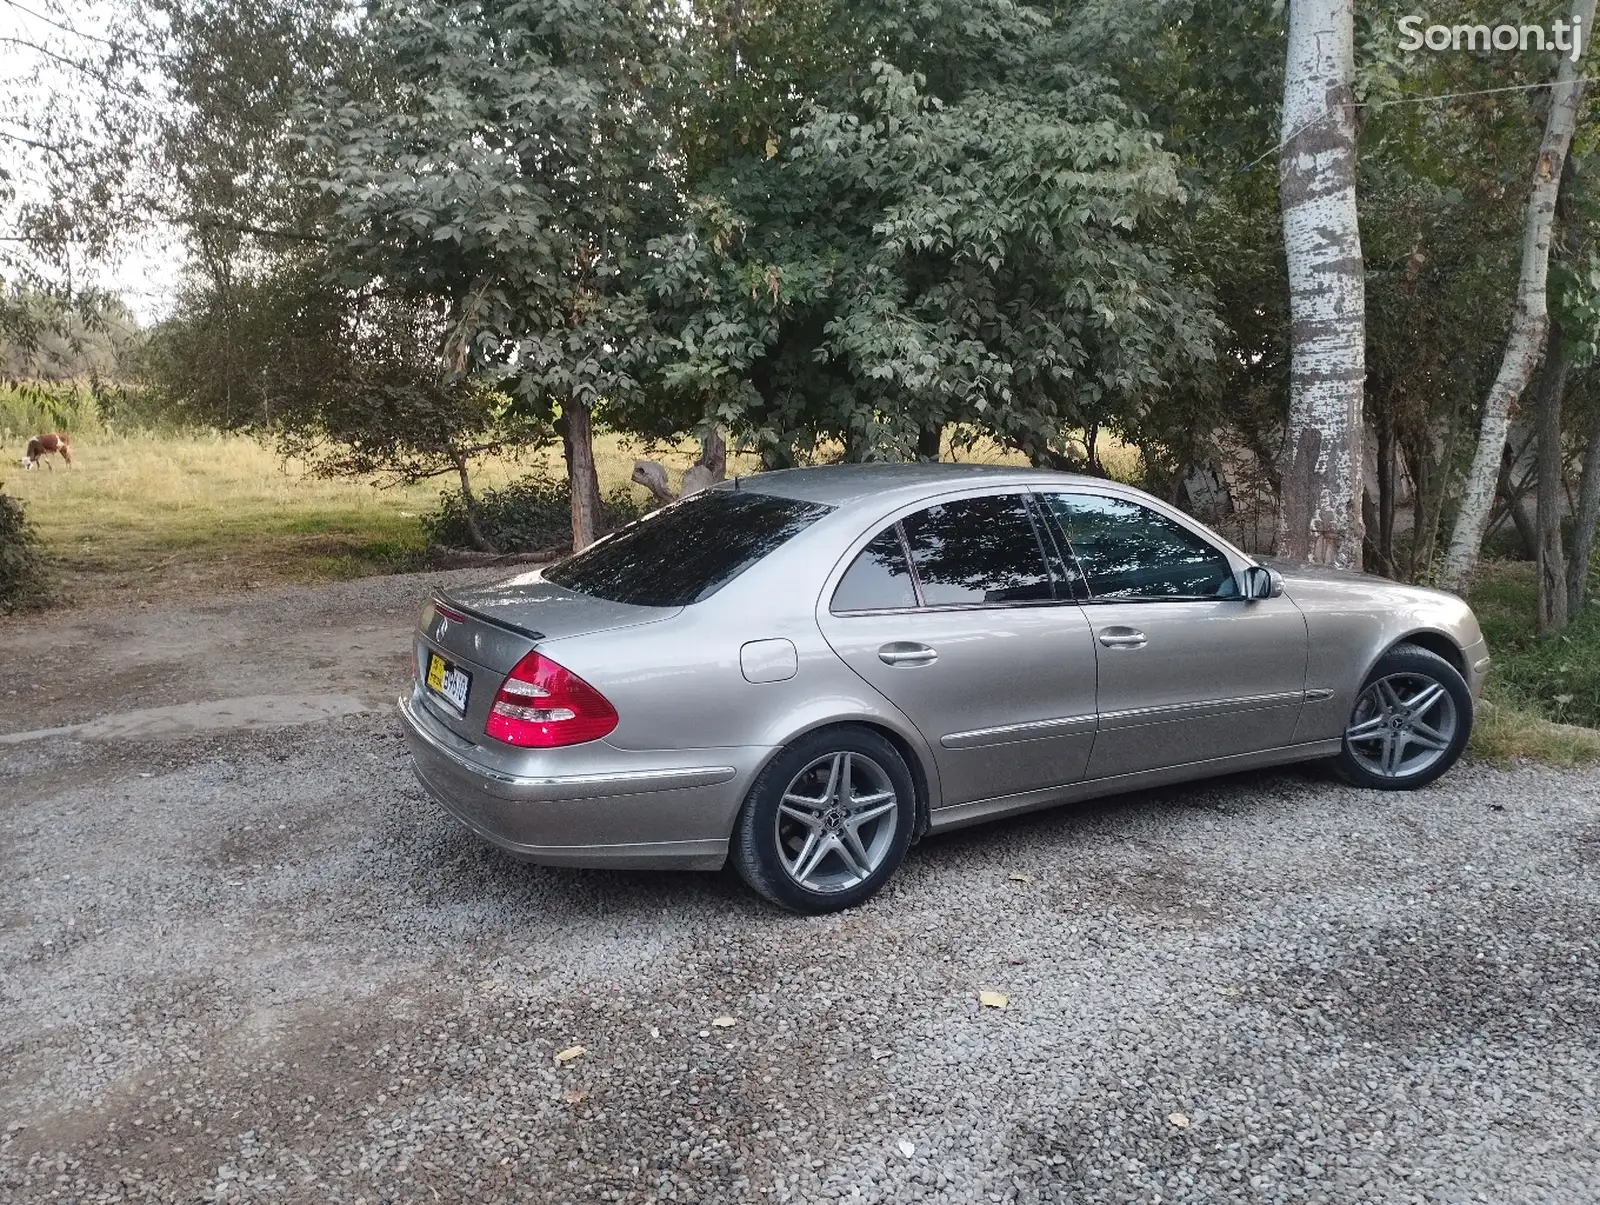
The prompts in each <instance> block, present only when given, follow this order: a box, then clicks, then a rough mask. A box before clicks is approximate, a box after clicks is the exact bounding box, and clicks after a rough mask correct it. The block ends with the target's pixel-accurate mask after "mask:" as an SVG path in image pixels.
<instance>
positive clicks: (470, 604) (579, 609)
mask: <svg viewBox="0 0 1600 1205" xmlns="http://www.w3.org/2000/svg"><path fill="white" fill-rule="evenodd" d="M681 610H682V608H681V607H643V606H635V605H632V604H629V603H618V602H610V601H608V600H606V599H601V598H594V597H591V596H589V595H587V594H579V593H577V592H575V591H572V590H568V589H565V588H563V587H561V586H557V585H554V584H552V583H550V582H546V581H544V579H543V577H542V575H540V574H538V573H526V574H522V575H520V576H518V577H514V578H511V579H509V580H507V581H503V582H497V583H494V584H493V585H489V586H479V587H473V588H470V589H457V590H448V591H447V590H440V591H437V592H436V593H435V595H434V597H433V599H431V600H430V601H429V603H428V606H427V609H426V610H424V612H423V614H422V617H421V620H420V622H419V625H418V632H417V645H416V649H415V650H414V651H415V671H416V677H417V680H418V682H419V683H420V684H421V685H422V690H421V694H422V695H423V697H424V699H425V700H426V702H427V705H428V707H429V710H430V711H431V712H432V713H433V715H434V716H435V717H436V718H437V719H438V720H439V721H440V723H442V724H443V725H444V726H445V727H447V728H448V729H450V731H451V732H453V733H455V734H456V735H458V736H460V737H463V738H465V739H466V740H468V741H471V742H472V743H474V744H482V743H483V742H484V741H485V740H486V739H487V738H486V737H485V736H484V728H485V725H486V723H487V720H488V714H489V709H490V707H491V706H492V705H493V703H494V696H495V692H496V691H497V690H498V689H499V687H500V684H501V683H502V682H503V681H504V679H505V676H506V674H507V673H509V672H510V671H511V669H512V668H513V667H514V666H515V665H516V664H517V662H519V661H520V660H521V659H522V658H523V657H524V656H526V655H527V654H528V653H529V652H530V651H532V650H533V649H534V648H535V647H536V646H538V645H539V644H541V643H543V642H545V641H547V640H554V639H556V638H558V637H562V636H575V635H587V634H593V633H597V632H604V631H608V630H611V629H615V628H624V627H633V626H635V625H638V624H642V623H656V622H660V621H661V620H664V619H669V618H671V617H672V616H673V615H676V614H677V613H678V612H679V611H681ZM430 654H437V655H438V656H440V657H442V658H443V659H444V661H445V662H447V663H448V667H449V668H453V669H457V670H460V671H462V672H464V673H465V674H467V675H469V677H470V682H469V683H467V684H466V687H465V688H466V692H467V700H466V707H465V709H464V710H463V709H461V708H459V707H457V706H456V705H454V704H453V703H452V701H451V699H450V698H449V697H448V696H449V695H450V694H451V691H449V690H441V689H440V686H441V683H440V682H433V683H431V684H430V681H429V671H430ZM432 668H434V669H435V676H436V677H437V676H438V672H439V669H438V667H432ZM446 672H448V671H446ZM450 685H452V686H459V685H460V679H458V678H452V679H450Z"/></svg>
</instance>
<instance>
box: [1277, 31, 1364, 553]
mask: <svg viewBox="0 0 1600 1205" xmlns="http://www.w3.org/2000/svg"><path fill="white" fill-rule="evenodd" d="M1353 16H1354V0H1290V3H1289V40H1288V58H1287V62H1286V66H1285V71H1284V81H1283V148H1282V150H1281V152H1280V155H1279V160H1278V181H1279V201H1280V204H1281V206H1282V209H1283V243H1284V252H1285V254H1286V256H1287V258H1288V268H1289V318H1290V350H1291V353H1292V360H1291V365H1290V371H1289V426H1288V431H1287V439H1286V441H1285V445H1284V453H1283V465H1282V496H1281V502H1280V506H1279V510H1278V545H1277V547H1278V554H1279V555H1280V556H1286V557H1293V558H1295V559H1298V560H1309V561H1315V562H1318V563H1320V564H1327V565H1339V566H1343V567H1350V568H1360V565H1361V536H1362V522H1361V476H1362V466H1363V462H1364V459H1365V457H1364V455H1363V452H1364V449H1363V446H1362V439H1363V427H1362V421H1361V408H1362V395H1363V391H1364V387H1365V383H1366V376H1367V368H1366V282H1365V273H1364V269H1363V264H1362V259H1361V232H1360V228H1359V225H1358V223H1357V218H1356V127H1355V107H1354V96H1353V94H1352V92H1351V87H1350V80H1351V75H1352V73H1353V70H1354V48H1353V38H1352V29H1351V26H1352V21H1353Z"/></svg>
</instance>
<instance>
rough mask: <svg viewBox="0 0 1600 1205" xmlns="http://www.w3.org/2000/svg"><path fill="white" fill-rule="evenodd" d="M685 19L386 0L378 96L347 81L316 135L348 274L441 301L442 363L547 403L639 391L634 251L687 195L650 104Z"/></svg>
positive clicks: (637, 7) (637, 10)
mask: <svg viewBox="0 0 1600 1205" xmlns="http://www.w3.org/2000/svg"><path fill="white" fill-rule="evenodd" d="M667 25H668V18H667V15H666V13H665V11H664V10H655V9H652V8H651V7H650V6H648V5H647V4H645V3H640V2H634V0H567V2H564V3H551V2H548V0H543V2H536V0H470V2H458V0H410V2H406V3H396V4H387V5H381V6H377V7H374V8H373V9H371V10H370V11H369V13H368V16H367V19H366V21H365V23H364V25H363V33H364V34H365V35H366V36H367V37H368V38H370V41H371V46H372V48H373V52H374V63H375V68H374V69H375V71H376V72H377V74H378V77H379V80H380V83H379V86H378V88H377V90H376V95H375V97H374V98H373V99H368V100H363V99H357V98H352V97H351V96H349V95H348V94H347V93H346V92H345V91H343V90H334V91H332V92H330V93H329V94H328V96H327V97H326V98H325V105H326V109H325V111H322V112H320V113H318V114H316V115H315V116H314V118H313V120H312V122H311V125H310V128H309V133H308V146H309V147H310V148H311V149H312V150H313V151H314V152H315V153H317V154H318V155H320V156H322V157H323V161H324V166H323V168H322V171H323V179H322V187H323V189H324V190H325V192H326V194H327V195H328V196H329V197H330V198H331V199H332V200H333V201H334V202H335V204H336V211H335V213H334V214H333V216H332V218H331V219H330V222H329V227H328V228H329V233H330V235H331V237H333V238H334V239H335V240H336V244H337V245H336V248H335V252H334V256H333V262H334V265H335V266H336V267H337V269H338V271H339V273H340V276H339V279H340V282H341V283H342V284H343V285H344V286H346V287H351V288H363V287H368V286H370V285H372V284H373V283H374V282H379V281H381V282H383V284H384V287H385V288H386V289H392V290H395V291H396V292H397V293H398V294H400V295H401V296H403V297H405V298H407V299H411V300H413V301H415V302H416V303H417V304H419V305H422V304H426V305H430V306H437V307H438V308H437V316H438V319H439V324H440V332H439V333H440V337H439V338H436V339H435V340H434V341H433V342H432V348H431V349H432V350H434V351H435V352H437V353H438V354H439V356H440V365H439V372H440V374H441V376H442V378H443V379H445V380H449V379H452V378H461V377H464V376H475V377H477V378H478V379H479V380H481V381H484V382H487V383H491V384H494V385H496V386H497V387H499V388H502V389H503V390H504V391H505V392H506V393H508V394H509V395H511V396H512V397H513V398H514V399H515V400H516V402H517V403H518V405H519V406H520V407H522V408H523V410H524V411H525V412H526V413H527V414H528V415H529V416H531V417H533V418H537V419H540V420H550V419H553V418H554V417H556V415H557V414H558V412H559V411H560V409H561V408H562V407H563V406H573V405H581V406H590V407H592V406H594V405H596V404H597V403H599V402H600V401H601V400H602V399H614V398H620V397H624V396H627V395H628V394H630V393H632V392H635V391H636V390H637V388H638V373H639V371H640V367H641V364H642V363H643V361H644V358H645V357H646V356H647V355H648V350H649V347H650V343H651V339H650V336H649V331H648V314H647V312H646V310H645V308H644V306H643V304H642V302H641V299H640V298H639V296H638V295H637V293H636V292H635V291H634V289H633V287H632V286H633V276H634V273H635V270H636V258H637V256H638V255H639V254H640V253H641V252H642V251H643V246H644V239H643V237H642V232H646V231H650V230H653V229H654V228H655V227H656V226H657V225H658V224H659V222H660V213H661V211H662V207H663V206H664V205H668V204H670V202H671V199H672V197H673V195H674V190H673V188H672V187H671V184H670V181H669V180H668V179H667V178H666V177H665V175H664V173H663V156H662V154H661V144H662V141H663V134H662V131H661V130H659V129H658V128H657V127H656V125H655V124H654V122H653V120H652V118H651V116H650V115H651V114H652V113H655V112H657V111H658V110H659V107H660V106H659V105H658V104H656V103H655V102H654V99H653V97H652V93H651V89H652V87H653V86H654V83H655V81H657V80H658V78H659V77H660V74H661V71H662V56H663V54H664V53H665V51H664V49H663V47H662V45H661V44H660V42H659V41H658V39H659V38H660V36H661V34H662V33H663V31H664V30H665V29H666V27H667Z"/></svg>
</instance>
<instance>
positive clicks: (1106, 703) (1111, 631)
mask: <svg viewBox="0 0 1600 1205" xmlns="http://www.w3.org/2000/svg"><path fill="white" fill-rule="evenodd" d="M1083 610H1084V612H1085V614H1087V615H1088V617H1089V623H1090V626H1091V628H1092V630H1093V631H1094V633H1095V637H1096V645H1097V647H1098V651H1099V656H1100V690H1099V695H1098V702H1097V707H1098V714H1099V724H1098V730H1097V735H1096V737H1095V743H1094V755H1093V757H1091V758H1090V761H1089V777H1091V778H1105V777H1110V776H1114V775H1119V774H1128V773H1132V772H1133V771H1136V770H1141V769H1159V768H1163V767H1166V766H1175V765H1183V764H1185V763H1189V762H1199V761H1202V760H1206V759H1210V758H1216V757H1226V756H1229V755H1232V754H1236V753H1248V752H1251V751H1252V750H1259V749H1264V748H1276V747H1278V746H1280V745H1287V744H1290V743H1291V742H1292V740H1293V739H1294V731H1295V724H1296V722H1297V721H1298V720H1299V718H1300V708H1301V705H1302V703H1303V701H1304V697H1305V683H1306V623H1305V618H1304V617H1303V616H1302V615H1301V614H1300V609H1299V608H1298V607H1297V606H1296V605H1295V604H1294V603H1293V602H1292V601H1290V600H1289V599H1288V598H1269V599H1261V600H1258V601H1247V600H1245V599H1240V598H1225V599H1215V600H1207V601H1199V600H1184V601H1177V602H1102V603H1089V604H1086V605H1085V606H1084V608H1083ZM1130 633H1132V634H1136V635H1138V636H1142V637H1144V639H1145V643H1143V644H1119V643H1112V644H1111V645H1109V646H1108V645H1106V644H1104V643H1102V640H1111V641H1118V640H1126V639H1129V638H1130V637H1129V636H1128V634H1130Z"/></svg>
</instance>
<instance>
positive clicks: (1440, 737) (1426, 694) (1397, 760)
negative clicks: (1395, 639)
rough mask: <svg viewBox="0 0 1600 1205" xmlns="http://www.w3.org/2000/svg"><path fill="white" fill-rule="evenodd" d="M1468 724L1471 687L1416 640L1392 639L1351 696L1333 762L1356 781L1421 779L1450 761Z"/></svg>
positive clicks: (1381, 785)
mask: <svg viewBox="0 0 1600 1205" xmlns="http://www.w3.org/2000/svg"><path fill="white" fill-rule="evenodd" d="M1471 732H1472V694H1471V692H1470V691H1468V690H1467V684H1466V682H1464V681H1463V680H1462V678H1461V675H1460V674H1459V673H1457V672H1456V668H1455V666H1453V665H1451V664H1450V663H1449V662H1448V661H1446V660H1445V659H1444V658H1443V657H1441V656H1439V655H1438V654H1437V653H1431V652H1429V651H1428V650H1427V649H1425V648H1420V647H1418V646H1417V645H1414V644H1401V645H1396V646H1395V647H1394V648H1392V649H1390V650H1389V651H1388V652H1387V653H1385V654H1384V655H1383V656H1382V657H1381V658H1380V659H1379V661H1378V664H1377V665H1376V666H1374V667H1373V670H1372V674H1371V675H1370V676H1369V677H1368V678H1367V682H1366V685H1365V686H1363V687H1362V688H1361V693H1360V694H1359V695H1357V696H1356V705H1355V708H1354V710H1353V711H1352V712H1351V713H1350V722H1349V724H1348V725H1347V726H1346V727H1345V732H1344V748H1343V749H1342V750H1340V752H1339V755H1338V756H1337V757H1336V758H1334V763H1333V764H1334V769H1335V771H1336V772H1337V773H1338V774H1339V776H1340V777H1341V778H1343V779H1344V780H1345V781H1346V782H1348V783H1351V784H1352V785H1354V786H1358V787H1374V788H1377V789H1378V790H1387V791H1406V790H1411V789H1413V788H1415V787H1420V786H1426V785H1427V784H1428V783H1430V782H1432V781H1433V780H1434V779H1436V778H1438V777H1439V775H1441V774H1443V773H1444V772H1445V771H1446V770H1448V769H1449V768H1450V767H1451V766H1453V765H1455V763H1456V759H1457V758H1459V757H1460V756H1461V751H1462V750H1463V749H1465V748H1466V747H1467V737H1468V736H1469V735H1471Z"/></svg>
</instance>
